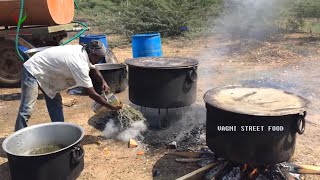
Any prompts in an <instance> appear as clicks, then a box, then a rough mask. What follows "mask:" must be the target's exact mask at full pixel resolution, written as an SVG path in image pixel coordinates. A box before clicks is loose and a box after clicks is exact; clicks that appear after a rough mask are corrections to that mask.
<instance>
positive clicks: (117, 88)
mask: <svg viewBox="0 0 320 180" xmlns="http://www.w3.org/2000/svg"><path fill="white" fill-rule="evenodd" d="M96 67H97V68H98V70H99V71H100V72H101V75H102V76H103V78H104V80H105V81H106V82H107V83H108V85H109V87H110V90H111V91H112V92H113V93H120V92H123V91H124V90H125V89H126V88H127V86H128V78H127V66H126V65H125V64H96ZM93 84H94V89H95V90H96V92H97V93H99V94H101V92H102V89H101V84H100V83H98V82H97V81H95V79H94V78H93Z"/></svg>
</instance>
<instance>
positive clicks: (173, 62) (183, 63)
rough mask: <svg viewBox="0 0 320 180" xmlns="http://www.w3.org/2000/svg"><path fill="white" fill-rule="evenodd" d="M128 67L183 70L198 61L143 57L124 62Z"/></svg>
mask: <svg viewBox="0 0 320 180" xmlns="http://www.w3.org/2000/svg"><path fill="white" fill-rule="evenodd" d="M126 64H128V65H129V66H136V67H144V68H159V69H165V68H184V67H190V66H196V65H198V61H197V60H195V59H189V58H178V57H144V58H134V59H129V60H127V61H126Z"/></svg>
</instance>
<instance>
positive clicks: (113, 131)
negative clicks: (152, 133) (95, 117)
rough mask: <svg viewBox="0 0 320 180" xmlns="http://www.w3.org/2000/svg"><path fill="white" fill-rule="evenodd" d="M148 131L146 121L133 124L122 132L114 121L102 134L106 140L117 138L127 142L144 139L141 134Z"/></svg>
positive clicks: (109, 123)
mask: <svg viewBox="0 0 320 180" xmlns="http://www.w3.org/2000/svg"><path fill="white" fill-rule="evenodd" d="M146 130H147V126H146V125H145V124H144V121H138V122H134V123H132V124H131V126H130V127H129V128H128V129H125V130H123V131H120V128H119V127H118V126H117V124H116V123H115V121H114V120H112V119H111V120H110V121H109V122H108V123H107V124H106V126H105V129H104V130H103V132H102V134H103V136H104V137H106V138H109V139H110V138H116V139H118V140H121V141H124V142H127V141H129V140H130V139H132V138H140V139H141V138H143V137H142V135H141V133H142V132H145V131H146Z"/></svg>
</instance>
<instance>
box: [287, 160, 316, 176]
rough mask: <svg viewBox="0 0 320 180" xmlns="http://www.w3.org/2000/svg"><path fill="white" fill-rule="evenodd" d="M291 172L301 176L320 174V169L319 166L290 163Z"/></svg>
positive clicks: (289, 169)
mask: <svg viewBox="0 0 320 180" xmlns="http://www.w3.org/2000/svg"><path fill="white" fill-rule="evenodd" d="M287 165H288V167H286V168H287V169H288V171H289V172H292V173H299V174H320V167H319V166H310V165H297V164H292V163H288V164H287Z"/></svg>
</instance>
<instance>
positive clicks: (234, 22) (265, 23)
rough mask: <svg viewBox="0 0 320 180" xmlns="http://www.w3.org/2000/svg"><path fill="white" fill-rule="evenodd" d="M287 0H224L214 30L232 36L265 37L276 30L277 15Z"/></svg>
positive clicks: (232, 37)
mask: <svg viewBox="0 0 320 180" xmlns="http://www.w3.org/2000/svg"><path fill="white" fill-rule="evenodd" d="M287 2H288V0H225V9H224V13H223V15H222V16H221V17H220V18H218V20H217V21H216V24H215V27H214V32H217V33H221V34H224V35H225V36H226V37H227V38H229V39H234V38H258V39H260V38H266V37H268V36H270V35H271V34H273V33H274V32H277V31H278V30H279V29H278V27H279V26H278V20H279V16H280V15H281V13H282V12H283V7H285V6H286V5H287Z"/></svg>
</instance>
